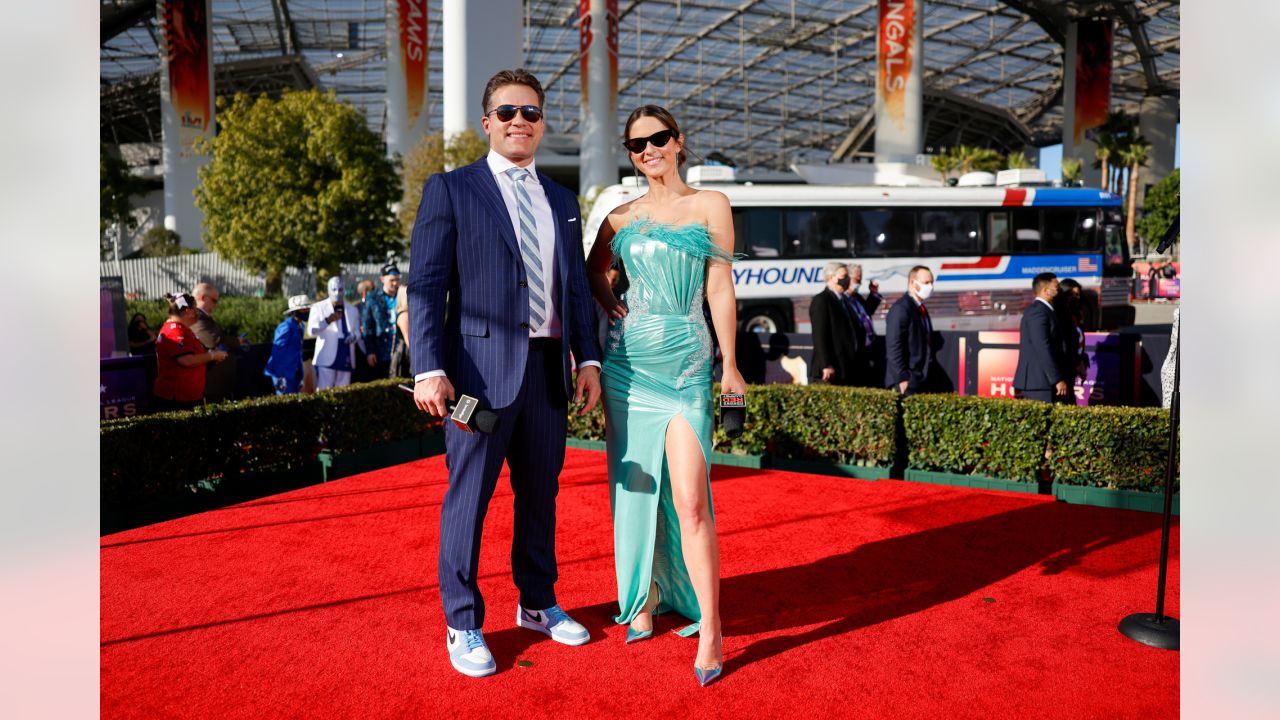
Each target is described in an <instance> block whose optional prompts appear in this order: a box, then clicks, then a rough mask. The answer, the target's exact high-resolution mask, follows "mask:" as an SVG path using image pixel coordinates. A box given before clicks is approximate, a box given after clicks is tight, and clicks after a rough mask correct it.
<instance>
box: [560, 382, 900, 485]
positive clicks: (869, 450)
mask: <svg viewBox="0 0 1280 720" xmlns="http://www.w3.org/2000/svg"><path fill="white" fill-rule="evenodd" d="M719 392H720V388H719V386H718V385H717V386H716V387H715V388H713V390H712V393H713V395H714V394H718V393H719ZM896 403H897V396H896V395H895V394H894V393H892V392H890V391H888V390H868V389H865V388H840V387H832V386H825V385H824V386H816V385H815V386H807V387H806V386H799V385H753V386H751V387H750V388H749V389H748V390H747V425H746V427H745V428H744V430H743V433H742V435H741V436H740V437H738V438H736V439H733V440H730V439H729V437H728V436H727V435H725V434H724V430H722V429H721V428H720V424H719V421H718V420H717V422H716V428H715V434H714V436H713V438H712V449H714V450H715V451H717V452H722V453H729V454H734V455H763V454H766V453H767V454H770V455H774V456H777V457H785V458H793V459H798V460H829V461H831V462H836V463H842V464H848V465H878V466H888V465H889V464H891V463H892V462H893V457H894V453H895V451H896V448H897V445H896V442H895V439H894V430H893V424H894V416H895V413H896V412H897V409H896ZM835 405H842V406H843V407H844V411H843V412H840V413H838V414H833V413H832V412H831V408H832V407H833V406H835ZM569 436H570V437H576V438H579V439H582V440H604V439H605V428H604V412H603V411H602V410H601V409H600V408H596V409H595V410H593V411H592V412H590V413H588V414H586V415H583V416H579V415H577V414H576V413H570V415H569Z"/></svg>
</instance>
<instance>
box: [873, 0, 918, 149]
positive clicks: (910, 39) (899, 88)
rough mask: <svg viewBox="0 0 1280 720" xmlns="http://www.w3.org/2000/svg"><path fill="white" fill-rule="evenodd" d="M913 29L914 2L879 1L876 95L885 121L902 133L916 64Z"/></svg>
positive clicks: (911, 0)
mask: <svg viewBox="0 0 1280 720" xmlns="http://www.w3.org/2000/svg"><path fill="white" fill-rule="evenodd" d="M915 26H916V0H880V32H879V43H878V48H877V49H878V50H879V52H878V53H877V66H878V67H877V68H876V85H877V87H876V94H877V95H878V96H879V97H880V98H881V101H882V102H883V103H884V108H885V111H886V115H887V116H888V119H889V120H890V121H891V122H892V123H893V124H894V126H895V127H897V129H898V130H902V131H905V130H906V129H907V108H906V97H907V82H908V80H909V79H910V78H911V70H912V66H913V64H914V63H915V62H916V61H917V58H916V54H917V50H918V48H917V47H916V39H915ZM878 131H879V128H878V127H877V132H878Z"/></svg>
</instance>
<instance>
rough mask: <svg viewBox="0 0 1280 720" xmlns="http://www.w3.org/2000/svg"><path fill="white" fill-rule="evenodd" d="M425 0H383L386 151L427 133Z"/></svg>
mask: <svg viewBox="0 0 1280 720" xmlns="http://www.w3.org/2000/svg"><path fill="white" fill-rule="evenodd" d="M429 37H430V35H429V33H428V32H427V0H387V128H386V139H387V155H388V156H389V157H390V156H393V155H396V154H399V155H402V156H403V155H408V154H409V151H410V150H412V149H413V147H414V146H415V145H417V144H418V141H419V140H421V139H422V136H423V135H425V134H426V133H427V116H428V112H427V97H428V92H427V78H428V75H427V70H428V67H427V57H428V48H427V39H428V38H429Z"/></svg>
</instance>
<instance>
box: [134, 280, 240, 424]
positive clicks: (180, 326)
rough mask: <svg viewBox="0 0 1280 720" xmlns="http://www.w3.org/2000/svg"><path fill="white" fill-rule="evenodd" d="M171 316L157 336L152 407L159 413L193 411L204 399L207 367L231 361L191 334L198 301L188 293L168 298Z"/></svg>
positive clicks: (223, 353)
mask: <svg viewBox="0 0 1280 720" xmlns="http://www.w3.org/2000/svg"><path fill="white" fill-rule="evenodd" d="M164 298H165V300H167V301H168V302H169V317H168V319H167V320H165V322H164V325H162V326H161V327H160V334H159V335H157V336H156V381H155V384H154V385H153V386H152V390H151V392H152V395H154V398H153V402H152V407H154V408H155V409H156V410H157V411H158V412H166V411H174V410H191V409H192V408H194V407H195V406H197V405H199V404H200V401H201V400H202V399H203V398H204V371H205V367H204V366H205V365H208V364H209V363H219V362H222V361H223V360H226V359H227V354H226V353H225V352H223V351H222V350H206V349H205V347H204V345H202V344H201V343H200V338H198V337H196V335H195V333H193V332H191V325H192V324H193V323H195V321H196V299H195V298H193V297H191V296H190V295H188V294H186V293H178V294H175V295H165V296H164Z"/></svg>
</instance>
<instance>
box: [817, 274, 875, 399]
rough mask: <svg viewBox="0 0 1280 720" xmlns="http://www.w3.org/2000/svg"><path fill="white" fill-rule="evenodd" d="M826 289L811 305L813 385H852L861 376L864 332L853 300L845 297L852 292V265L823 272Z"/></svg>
mask: <svg viewBox="0 0 1280 720" xmlns="http://www.w3.org/2000/svg"><path fill="white" fill-rule="evenodd" d="M822 278H823V280H825V281H826V283H827V286H826V287H825V288H823V290H822V291H821V292H819V293H818V294H817V295H814V296H813V300H812V301H810V303H809V322H810V324H811V325H812V326H813V362H812V363H810V366H809V381H810V382H825V383H831V384H832V385H852V384H853V382H854V379H855V377H860V376H861V374H860V373H858V372H857V368H856V367H855V366H854V362H855V360H856V359H857V357H858V353H859V351H860V350H861V347H860V346H861V344H862V343H861V340H863V339H864V338H865V333H864V332H863V330H862V327H861V326H860V325H859V326H857V327H855V326H854V311H853V307H852V306H853V304H854V303H853V300H851V299H849V297H848V296H847V295H846V294H845V292H846V291H847V290H848V289H849V283H850V279H849V266H848V265H846V264H844V263H842V262H829V263H827V265H826V267H824V268H823V269H822Z"/></svg>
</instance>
